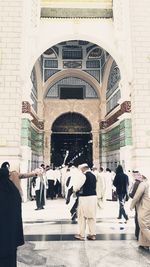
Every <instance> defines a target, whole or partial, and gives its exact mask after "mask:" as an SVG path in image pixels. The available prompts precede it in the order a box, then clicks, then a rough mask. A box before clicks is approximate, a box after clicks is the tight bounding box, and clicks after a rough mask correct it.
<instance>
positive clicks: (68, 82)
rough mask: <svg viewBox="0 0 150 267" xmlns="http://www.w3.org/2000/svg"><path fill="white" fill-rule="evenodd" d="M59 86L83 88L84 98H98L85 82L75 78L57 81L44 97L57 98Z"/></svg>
mask: <svg viewBox="0 0 150 267" xmlns="http://www.w3.org/2000/svg"><path fill="white" fill-rule="evenodd" d="M60 85H64V86H70V87H72V86H85V88H86V89H85V98H98V95H97V93H96V91H95V90H94V88H93V87H92V86H91V85H90V84H88V83H87V82H85V81H84V80H81V79H79V78H76V77H67V78H64V79H62V80H60V81H58V82H57V83H56V84H54V85H53V86H52V87H50V88H49V90H48V93H47V95H46V97H50V98H53V97H57V98H58V97H59V87H60Z"/></svg>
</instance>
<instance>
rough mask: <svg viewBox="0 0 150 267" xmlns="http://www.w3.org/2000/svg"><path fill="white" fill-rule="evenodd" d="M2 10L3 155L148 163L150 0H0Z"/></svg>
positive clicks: (28, 164) (33, 162) (23, 164)
mask: <svg viewBox="0 0 150 267" xmlns="http://www.w3.org/2000/svg"><path fill="white" fill-rule="evenodd" d="M0 12H1V15H0V20H1V26H0V32H1V38H0V92H1V97H0V128H1V130H0V132H1V133H0V161H1V162H3V161H5V160H7V161H9V162H10V164H11V166H12V168H13V169H20V170H21V171H28V170H30V169H33V168H35V167H37V166H39V164H40V163H42V162H45V164H48V165H49V164H51V165H54V166H59V165H62V164H63V163H64V160H65V157H66V155H67V156H68V159H67V162H70V161H75V160H76V161H77V160H79V161H81V160H82V161H87V162H89V163H90V164H91V165H92V164H94V165H96V166H97V167H99V166H100V165H103V166H104V167H109V168H111V169H113V170H115V168H116V166H117V165H118V164H119V163H120V164H122V165H123V167H124V168H125V169H126V170H129V169H132V168H136V167H140V166H142V165H143V164H144V165H147V166H148V164H149V159H150V31H149V25H150V17H149V14H150V2H149V0H143V1H139V0H138V1H137V0H126V1H124V0H113V1H112V0H99V1H98V0H93V1H92V0H91V1H87V0H83V1H79V0H75V1H74V0H73V1H69V0H64V1H59V0H57V1H51V0H19V1H18V0H14V1H11V0H5V1H1V3H0ZM67 153H68V154H67Z"/></svg>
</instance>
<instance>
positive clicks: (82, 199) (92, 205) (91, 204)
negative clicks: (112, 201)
mask: <svg viewBox="0 0 150 267" xmlns="http://www.w3.org/2000/svg"><path fill="white" fill-rule="evenodd" d="M80 169H81V171H82V172H83V173H84V175H85V181H84V182H83V185H82V187H81V190H80V193H79V206H78V224H79V233H78V234H77V235H75V238H76V239H78V240H84V238H85V229H86V221H87V223H88V228H89V235H88V236H87V239H88V240H95V239H96V207H97V196H96V177H95V175H94V174H93V173H92V172H91V170H90V169H89V166H88V165H87V163H84V164H82V165H80Z"/></svg>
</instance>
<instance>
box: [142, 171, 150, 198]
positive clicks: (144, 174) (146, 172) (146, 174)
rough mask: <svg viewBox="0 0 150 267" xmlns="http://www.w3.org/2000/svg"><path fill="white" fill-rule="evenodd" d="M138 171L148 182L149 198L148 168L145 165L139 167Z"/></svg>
mask: <svg viewBox="0 0 150 267" xmlns="http://www.w3.org/2000/svg"><path fill="white" fill-rule="evenodd" d="M139 173H140V174H141V175H142V176H144V177H145V178H146V179H147V182H148V184H149V192H148V195H149V198H150V170H149V168H147V167H143V168H140V170H139Z"/></svg>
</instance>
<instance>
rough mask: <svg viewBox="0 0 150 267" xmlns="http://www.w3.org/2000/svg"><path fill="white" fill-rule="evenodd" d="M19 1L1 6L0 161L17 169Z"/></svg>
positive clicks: (19, 94) (19, 52)
mask: <svg viewBox="0 0 150 267" xmlns="http://www.w3.org/2000/svg"><path fill="white" fill-rule="evenodd" d="M22 9H23V1H22V0H19V1H18V0H16V1H11V0H5V1H1V3H0V25H1V27H0V31H1V39H0V129H1V130H0V151H1V152H0V161H1V162H2V161H4V160H10V162H11V165H12V167H16V168H18V161H19V159H20V156H21V154H20V140H21V138H20V133H21V131H20V130H21V96H22V83H21V57H22V54H21V53H22V50H21V46H22V29H23V28H22V27H23V25H22Z"/></svg>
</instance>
